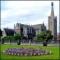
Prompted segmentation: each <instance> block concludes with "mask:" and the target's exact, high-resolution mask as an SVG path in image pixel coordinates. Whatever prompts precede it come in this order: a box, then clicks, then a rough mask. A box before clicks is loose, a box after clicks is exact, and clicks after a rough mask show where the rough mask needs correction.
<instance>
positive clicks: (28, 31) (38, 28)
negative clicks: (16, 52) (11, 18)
mask: <svg viewBox="0 0 60 60" xmlns="http://www.w3.org/2000/svg"><path fill="white" fill-rule="evenodd" d="M44 30H46V26H45V25H44V23H43V24H36V25H31V26H30V25H25V24H21V23H16V25H15V24H14V29H8V28H4V30H3V37H4V36H13V35H15V34H21V35H22V39H33V38H34V37H35V36H36V35H37V34H40V33H41V32H42V31H44Z"/></svg>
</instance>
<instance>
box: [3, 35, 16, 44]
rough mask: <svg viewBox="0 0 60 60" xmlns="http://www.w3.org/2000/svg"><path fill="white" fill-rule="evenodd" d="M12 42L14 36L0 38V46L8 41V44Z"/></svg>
mask: <svg viewBox="0 0 60 60" xmlns="http://www.w3.org/2000/svg"><path fill="white" fill-rule="evenodd" d="M12 40H15V39H14V36H5V37H3V38H2V44H3V43H4V41H9V42H10V44H11V41H12Z"/></svg>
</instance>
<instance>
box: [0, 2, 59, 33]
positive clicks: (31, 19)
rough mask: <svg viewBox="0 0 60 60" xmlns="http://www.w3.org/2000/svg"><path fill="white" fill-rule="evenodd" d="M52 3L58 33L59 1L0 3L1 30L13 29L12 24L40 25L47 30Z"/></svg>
mask: <svg viewBox="0 0 60 60" xmlns="http://www.w3.org/2000/svg"><path fill="white" fill-rule="evenodd" d="M51 2H54V14H55V16H57V33H59V1H1V29H2V30H3V28H11V29H14V24H16V23H22V24H28V25H34V24H42V23H43V22H44V24H45V26H46V28H47V29H48V16H50V13H51Z"/></svg>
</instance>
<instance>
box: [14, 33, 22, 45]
mask: <svg viewBox="0 0 60 60" xmlns="http://www.w3.org/2000/svg"><path fill="white" fill-rule="evenodd" d="M14 37H15V40H17V41H18V42H17V44H18V45H20V42H21V41H20V40H21V35H20V34H15V36H14Z"/></svg>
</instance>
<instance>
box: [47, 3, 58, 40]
mask: <svg viewBox="0 0 60 60" xmlns="http://www.w3.org/2000/svg"><path fill="white" fill-rule="evenodd" d="M51 6H52V7H51V15H50V16H49V17H48V29H49V30H50V31H52V35H53V40H56V39H57V16H54V8H53V2H52V3H51Z"/></svg>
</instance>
